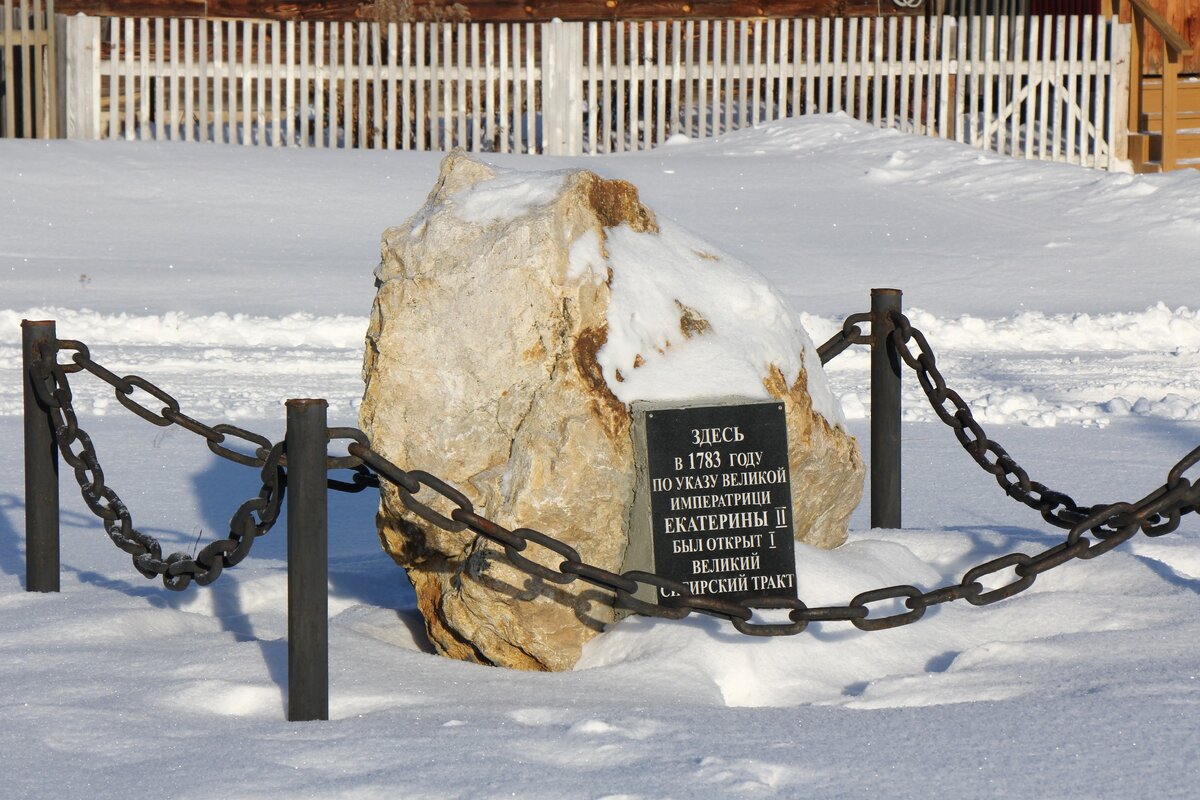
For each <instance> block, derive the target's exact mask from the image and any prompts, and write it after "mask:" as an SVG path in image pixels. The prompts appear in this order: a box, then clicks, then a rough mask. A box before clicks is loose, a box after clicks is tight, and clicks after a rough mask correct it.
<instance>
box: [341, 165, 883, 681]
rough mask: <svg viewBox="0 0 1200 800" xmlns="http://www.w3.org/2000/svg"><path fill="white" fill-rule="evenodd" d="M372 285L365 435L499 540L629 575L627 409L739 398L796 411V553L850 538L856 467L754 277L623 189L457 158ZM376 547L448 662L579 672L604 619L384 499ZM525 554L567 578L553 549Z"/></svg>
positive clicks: (831, 409) (801, 352)
mask: <svg viewBox="0 0 1200 800" xmlns="http://www.w3.org/2000/svg"><path fill="white" fill-rule="evenodd" d="M377 277H378V279H379V281H380V285H379V290H378V293H377V295H376V299H375V304H374V307H373V309H372V314H371V325H370V329H369V332H368V339H367V352H366V358H365V363H364V371H363V374H364V378H365V380H366V383H367V388H366V393H365V396H364V399H363V404H362V408H361V412H360V419H361V424H362V427H363V428H364V429H365V430H366V431H367V432H368V434H369V435H370V437H371V440H372V443H373V444H374V445H375V447H376V448H377V449H378V450H379V451H380V452H381V453H382V454H383V455H385V456H386V457H388V458H390V459H392V460H393V461H395V462H396V463H397V464H400V465H401V466H403V467H404V468H406V469H424V470H428V471H429V472H431V473H433V474H435V475H437V476H439V477H441V478H443V479H445V480H447V481H449V482H451V483H453V484H455V485H457V486H459V487H460V488H462V489H463V490H464V491H465V492H466V493H467V494H468V495H469V496H470V497H471V498H472V500H473V501H474V502H475V504H476V507H477V509H478V510H479V511H480V512H481V513H483V514H485V515H486V516H488V517H490V518H492V519H494V520H496V521H497V522H499V523H500V524H503V525H506V526H509V527H519V526H528V527H532V528H537V529H539V530H542V531H544V532H546V533H549V534H551V535H553V536H555V537H558V538H560V539H562V540H563V541H565V542H567V543H568V544H570V545H571V546H573V547H575V548H576V549H577V550H578V551H579V552H580V554H581V556H582V557H583V559H584V560H586V561H588V562H590V563H592V564H595V565H596V566H599V567H602V568H605V569H610V570H619V569H620V568H621V565H622V562H623V560H624V556H625V549H626V544H627V541H628V538H627V537H628V525H629V520H630V517H631V514H632V503H633V496H634V459H633V440H632V432H631V414H630V404H631V403H632V402H634V401H636V400H640V399H651V400H673V401H682V400H687V399H689V398H700V397H712V396H724V395H731V394H732V395H740V396H750V397H757V398H760V399H763V400H768V399H771V398H774V399H776V400H778V401H779V402H780V403H782V404H783V406H784V408H785V412H786V417H787V426H788V439H789V441H788V465H789V469H790V473H791V480H792V499H793V505H794V508H795V510H796V514H795V518H794V520H793V524H794V530H795V532H796V535H797V536H798V537H799V538H800V539H801V540H803V541H807V542H810V543H812V544H815V545H817V546H822V547H832V546H835V545H837V544H838V543H840V542H841V541H842V540H843V539H844V537H845V535H846V521H847V519H848V517H849V515H850V512H851V511H852V509H853V508H854V506H855V505H856V504H857V502H858V500H859V498H860V497H861V494H862V486H863V465H862V460H861V458H860V455H859V451H858V447H857V444H856V443H855V441H854V439H853V438H851V437H849V436H848V435H846V433H845V432H844V430H843V429H842V427H841V426H840V424H838V419H837V415H838V414H839V413H840V412H838V411H837V409H836V403H835V402H833V400H832V398H831V397H830V395H829V392H828V389H827V388H826V387H825V383H824V376H823V374H821V371H820V363H819V360H818V359H817V358H816V354H815V348H813V347H812V343H811V341H810V340H809V339H808V337H807V335H806V334H804V332H803V329H802V328H801V327H800V325H799V322H798V320H797V319H796V317H795V315H794V313H793V312H791V311H790V310H789V309H788V308H787V306H786V304H785V303H784V302H783V301H782V300H781V299H780V298H779V296H778V295H777V294H776V293H775V292H774V291H773V290H772V289H771V288H770V287H769V286H768V285H767V284H766V283H765V282H764V281H763V280H762V279H761V278H760V277H758V276H757V275H755V274H754V273H753V272H752V271H750V270H749V269H747V268H746V267H744V266H743V265H740V264H738V263H737V262H736V261H735V260H733V259H730V258H729V257H727V256H724V255H722V254H721V253H720V252H719V251H717V250H716V249H714V248H712V247H711V246H709V245H707V244H705V243H704V242H703V241H701V240H699V239H697V238H696V237H694V236H691V235H690V234H687V233H686V232H684V231H682V230H681V229H679V228H678V227H676V226H673V225H670V224H669V223H660V222H659V221H658V220H657V219H656V217H655V215H654V214H653V213H652V212H651V211H650V210H649V209H647V208H646V207H645V206H644V205H642V204H641V203H640V202H639V201H638V196H637V190H636V189H635V187H633V186H632V185H630V184H628V183H625V182H622V181H608V180H604V179H602V178H600V177H598V176H596V175H595V174H593V173H590V172H587V171H583V170H578V171H573V172H555V173H529V174H522V173H513V172H508V171H504V170H500V169H497V168H494V167H491V166H488V165H486V164H483V163H481V162H478V161H474V160H471V159H470V158H467V157H466V156H464V155H462V154H458V153H455V154H451V155H450V156H448V157H447V158H446V160H445V161H444V162H443V165H442V170H441V174H440V176H439V177H438V182H437V184H436V185H435V187H434V189H433V191H432V192H431V194H430V195H429V198H428V200H427V201H426V203H425V205H424V207H423V208H421V209H420V210H419V211H418V212H417V213H416V214H415V215H414V216H413V217H412V218H411V219H410V220H409V221H408V222H407V223H405V224H404V225H403V226H401V227H399V228H392V229H389V230H388V231H387V232H386V233H385V234H384V241H383V259H382V263H381V265H380V267H379V269H378V271H377ZM814 398H815V399H816V401H817V409H816V410H814ZM433 499H436V498H431V501H432V500H433ZM436 505H437V504H436V503H435V506H436ZM379 533H380V537H381V539H382V541H383V546H384V548H385V549H386V550H387V552H388V553H390V554H391V555H392V557H393V558H394V559H395V560H396V561H397V562H398V563H399V564H401V565H402V566H403V567H404V568H405V569H406V570H407V572H408V575H409V577H410V579H411V580H412V582H413V585H414V587H415V588H416V592H417V601H418V605H419V608H420V610H421V613H422V614H423V616H424V618H425V621H426V625H427V629H428V633H429V638H430V640H431V641H432V642H433V644H434V646H435V647H436V648H437V649H438V650H439V651H440V652H442V653H443V654H445V655H448V656H452V657H455V658H461V659H465V660H470V661H476V662H480V663H487V664H498V665H503V666H509V667H516V668H520V669H550V670H562V669H569V668H570V667H571V666H572V665H573V664H574V663H575V661H576V660H577V659H578V657H579V654H580V649H581V648H582V646H583V644H584V643H585V642H586V641H587V640H588V639H590V638H591V637H593V636H595V635H597V634H598V633H599V632H600V631H601V630H603V628H604V625H605V624H606V623H608V622H609V621H611V620H612V619H613V612H612V608H611V605H610V599H611V598H610V597H609V596H608V595H607V594H606V593H604V592H602V591H600V590H598V589H595V588H593V587H591V586H589V585H588V584H585V583H583V582H582V581H576V582H575V583H573V584H568V585H565V586H557V585H551V584H547V583H545V582H543V581H541V580H538V579H533V578H530V577H529V576H527V575H526V574H524V573H522V572H521V571H519V570H517V569H516V568H514V567H513V566H511V565H510V564H509V563H508V562H507V560H506V559H505V557H504V555H503V553H502V551H501V550H500V549H499V548H498V547H496V546H494V545H492V544H490V543H488V542H486V541H484V540H482V539H479V538H476V537H474V536H472V535H471V534H470V533H469V532H465V533H447V532H444V531H441V530H440V529H438V528H436V527H434V526H432V525H430V524H428V523H426V522H425V521H423V520H420V519H418V518H416V517H414V516H413V515H412V514H410V513H409V512H407V510H406V509H405V508H404V507H403V505H402V503H401V502H400V500H399V497H398V496H397V494H396V492H395V491H394V490H393V489H392V488H391V487H385V488H384V491H383V493H382V505H381V509H380V515H379ZM530 557H532V558H533V559H534V560H536V561H538V562H540V563H545V564H549V565H556V563H557V559H556V558H555V557H554V556H553V555H552V554H550V553H548V552H546V551H545V550H544V549H542V548H537V547H533V546H531V548H530Z"/></svg>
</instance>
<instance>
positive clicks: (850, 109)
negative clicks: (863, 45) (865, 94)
mask: <svg viewBox="0 0 1200 800" xmlns="http://www.w3.org/2000/svg"><path fill="white" fill-rule="evenodd" d="M858 26H859V18H858V17H851V18H850V19H849V20H848V21H847V22H846V54H845V67H844V70H843V73H842V74H843V75H844V76H845V78H844V83H845V86H846V96H845V99H844V100H843V101H842V103H841V104H840V106H841V108H842V110H844V111H845V112H846V113H847V114H849V115H850V116H854V106H855V101H856V99H857V96H858V95H857V91H856V90H857V88H858V87H857V81H858V72H859V63H858V46H857V45H858Z"/></svg>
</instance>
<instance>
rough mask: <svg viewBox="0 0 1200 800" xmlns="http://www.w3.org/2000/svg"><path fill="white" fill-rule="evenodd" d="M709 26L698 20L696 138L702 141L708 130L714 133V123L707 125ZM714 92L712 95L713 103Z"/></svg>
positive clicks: (709, 61) (710, 77) (710, 46)
mask: <svg viewBox="0 0 1200 800" xmlns="http://www.w3.org/2000/svg"><path fill="white" fill-rule="evenodd" d="M710 31H711V26H710V25H709V21H708V20H706V19H703V20H700V64H699V67H700V68H699V69H698V70H697V76H696V136H697V137H699V138H701V139H703V138H705V137H706V136H708V135H709V132H710V130H711V131H712V132H713V133H716V123H715V120H713V124H712V126H711V127H710V125H709V99H708V98H709V81H710V80H712V74H713V73H712V70H713V61H712V50H711V48H712V40H711V39H710V38H709V34H710ZM716 97H717V95H716V92H715V91H714V92H713V93H712V98H713V101H714V103H715V101H716Z"/></svg>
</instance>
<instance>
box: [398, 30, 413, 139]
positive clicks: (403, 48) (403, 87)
mask: <svg viewBox="0 0 1200 800" xmlns="http://www.w3.org/2000/svg"><path fill="white" fill-rule="evenodd" d="M400 31H401V36H400V63H401V65H402V70H403V71H402V73H401V75H400V76H399V77H400V78H401V84H400V109H399V113H398V114H397V115H396V124H397V125H399V126H400V128H401V130H400V135H399V136H398V137H396V143H397V144H398V146H399V147H402V148H403V149H405V150H408V149H409V148H411V147H412V146H413V142H412V127H413V119H414V117H415V116H416V115H415V114H414V113H413V106H412V83H413V82H412V80H410V79H409V75H411V74H413V73H414V72H416V70H415V69H414V68H413V67H412V66H411V65H412V63H413V58H412V52H413V51H412V23H411V22H405V23H404V24H403V27H402V28H400ZM393 63H394V60H393ZM392 93H393V94H395V88H394V87H393V89H392Z"/></svg>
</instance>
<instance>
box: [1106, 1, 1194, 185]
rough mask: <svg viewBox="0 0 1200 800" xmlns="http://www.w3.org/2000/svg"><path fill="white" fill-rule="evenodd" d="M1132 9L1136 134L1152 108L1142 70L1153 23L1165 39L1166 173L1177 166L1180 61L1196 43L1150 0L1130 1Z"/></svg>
mask: <svg viewBox="0 0 1200 800" xmlns="http://www.w3.org/2000/svg"><path fill="white" fill-rule="evenodd" d="M1110 2H1112V8H1113V11H1116V9H1117V0H1110ZM1129 10H1130V13H1131V16H1132V22H1133V36H1132V41H1131V43H1130V47H1129V70H1130V75H1129V78H1130V80H1129V87H1130V98H1129V100H1130V102H1129V131H1130V132H1131V133H1134V132H1137V131H1140V130H1141V122H1142V114H1144V113H1147V111H1148V109H1147V108H1146V107H1145V91H1144V88H1145V86H1144V84H1145V81H1146V75H1145V74H1144V73H1143V70H1142V60H1143V59H1142V53H1143V49H1144V48H1145V44H1146V39H1147V32H1148V28H1147V26H1149V27H1150V28H1153V29H1154V31H1155V32H1156V33H1157V34H1158V36H1159V38H1160V39H1161V41H1162V65H1163V67H1162V73H1163V74H1162V95H1161V98H1160V103H1161V109H1159V110H1160V111H1161V112H1162V147H1161V155H1160V158H1159V163H1160V164H1161V165H1162V170H1163V172H1166V171H1168V170H1172V169H1174V168H1175V153H1176V147H1175V144H1176V137H1177V136H1178V133H1179V63H1180V61H1181V60H1182V58H1183V56H1187V55H1191V54H1192V46H1191V45H1189V44H1188V43H1187V40H1186V39H1184V38H1183V36H1182V35H1180V33H1179V32H1178V31H1177V30H1175V29H1174V28H1173V27H1171V23H1169V22H1167V21H1166V19H1164V18H1163V16H1162V15H1161V14H1159V13H1158V11H1156V10H1155V8H1154V6H1152V5H1150V2H1149V0H1129Z"/></svg>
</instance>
